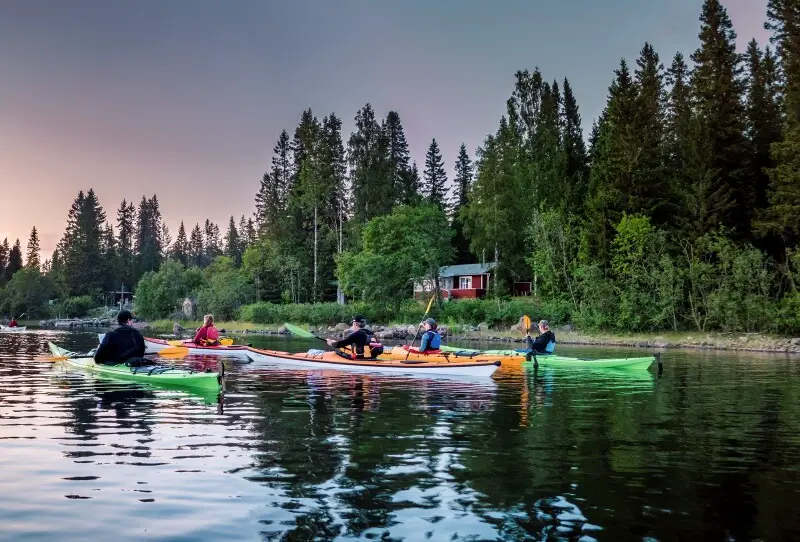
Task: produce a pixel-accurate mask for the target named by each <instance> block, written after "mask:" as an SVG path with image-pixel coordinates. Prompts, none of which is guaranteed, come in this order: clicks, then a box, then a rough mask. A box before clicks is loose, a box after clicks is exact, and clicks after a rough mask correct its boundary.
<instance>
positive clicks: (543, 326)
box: [527, 320, 556, 355]
mask: <svg viewBox="0 0 800 542" xmlns="http://www.w3.org/2000/svg"><path fill="white" fill-rule="evenodd" d="M527 335H528V336H527V341H528V349H529V350H531V351H532V352H535V353H536V354H538V355H542V354H545V355H546V354H552V353H553V352H555V349H556V335H555V333H553V332H552V331H550V323H549V322H548V321H547V320H540V321H539V335H538V336H537V337H536V338H535V339H532V338H531V334H530V331H528V334H527Z"/></svg>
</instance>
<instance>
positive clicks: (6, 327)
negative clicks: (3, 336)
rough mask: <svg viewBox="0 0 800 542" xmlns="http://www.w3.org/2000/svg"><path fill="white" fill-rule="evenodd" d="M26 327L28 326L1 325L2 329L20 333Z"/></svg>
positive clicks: (0, 329)
mask: <svg viewBox="0 0 800 542" xmlns="http://www.w3.org/2000/svg"><path fill="white" fill-rule="evenodd" d="M26 329H28V328H27V327H26V326H17V327H8V326H0V331H8V332H9V333H19V332H20V331H25V330H26Z"/></svg>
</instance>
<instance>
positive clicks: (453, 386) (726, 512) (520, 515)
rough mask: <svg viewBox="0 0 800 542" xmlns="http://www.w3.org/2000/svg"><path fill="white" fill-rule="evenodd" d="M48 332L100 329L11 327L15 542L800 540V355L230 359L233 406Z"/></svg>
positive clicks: (5, 389)
mask: <svg viewBox="0 0 800 542" xmlns="http://www.w3.org/2000/svg"><path fill="white" fill-rule="evenodd" d="M48 340H52V341H54V342H56V343H58V344H60V345H63V346H66V347H67V348H70V349H73V350H88V349H89V348H91V347H92V346H93V345H94V344H96V335H95V334H92V333H79V332H54V331H35V332H33V333H25V334H13V335H12V334H7V333H0V473H2V474H0V525H1V526H2V527H0V539H2V540H15V541H26V540H48V541H54V540H58V541H72V540H75V541H77V540H81V541H84V540H114V541H115V542H116V541H123V540H167V541H183V540H186V541H188V540H293V541H294V540H433V541H438V540H443V541H447V540H541V539H548V540H562V539H563V540H586V541H589V540H615V541H617V540H753V539H761V540H792V539H794V540H797V539H799V538H800V504H798V503H800V359H798V358H791V357H787V356H775V355H772V356H767V355H764V356H759V355H743V354H731V353H724V354H716V353H707V352H682V351H678V352H676V351H667V352H666V353H665V354H664V358H663V360H664V371H663V374H661V375H660V376H659V375H658V374H657V371H656V369H655V367H653V368H651V369H650V370H649V371H648V372H632V371H627V372H626V371H608V370H606V371H597V372H594V371H589V372H587V371H558V372H556V371H542V370H540V371H537V372H536V373H534V372H533V371H532V370H529V371H528V372H523V371H522V370H519V369H517V370H501V371H498V372H497V373H495V376H494V377H493V378H492V379H488V380H486V382H483V383H481V382H478V381H476V380H471V381H458V380H435V379H417V378H406V377H391V376H388V377H381V376H367V375H362V374H355V373H352V374H351V373H343V372H327V371H325V372H323V371H317V372H311V371H303V370H292V369H287V368H279V367H276V366H264V365H259V366H257V365H256V364H249V365H237V364H236V363H235V362H233V361H230V362H227V363H226V366H227V368H228V377H227V391H226V393H225V394H224V398H223V400H222V401H221V402H220V401H218V400H217V399H216V398H214V397H212V398H209V397H201V396H195V395H192V394H185V393H182V392H176V391H160V390H157V389H152V388H148V387H145V386H142V385H137V384H128V383H119V382H114V381H109V380H103V379H99V378H96V377H93V376H91V375H87V374H85V373H82V372H75V371H74V370H69V371H67V370H65V369H63V368H62V367H61V366H60V365H58V364H53V363H50V362H45V361H40V360H36V359H35V358H36V357H37V356H41V355H43V354H45V353H46V349H47V347H46V344H47V341H48ZM248 340H250V341H253V342H255V343H257V345H259V346H270V347H273V348H280V349H290V350H293V351H300V350H305V349H308V348H312V347H314V348H316V347H318V346H319V343H317V344H313V343H307V342H299V341H289V340H283V339H267V338H263V339H258V338H256V339H253V338H248ZM559 350H560V352H562V353H573V354H574V353H579V354H581V355H588V354H595V355H604V356H610V355H613V354H616V353H619V352H627V353H630V352H639V353H640V352H641V351H635V350H620V349H615V350H605V349H604V350H599V349H594V350H588V349H578V348H566V347H560V349H559ZM185 363H189V364H192V365H194V366H203V365H204V364H208V366H211V367H213V366H214V364H215V362H214V360H213V359H211V358H204V357H201V358H192V359H190V360H187V361H186V362H185Z"/></svg>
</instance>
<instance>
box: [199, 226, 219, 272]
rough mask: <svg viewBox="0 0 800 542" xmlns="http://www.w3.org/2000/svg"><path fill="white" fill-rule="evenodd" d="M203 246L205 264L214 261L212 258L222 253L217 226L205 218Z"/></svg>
mask: <svg viewBox="0 0 800 542" xmlns="http://www.w3.org/2000/svg"><path fill="white" fill-rule="evenodd" d="M203 236H204V239H203V247H204V249H205V255H204V256H205V261H206V262H207V264H209V263H211V262H212V261H214V258H216V257H217V256H219V255H220V254H222V246H221V242H220V238H219V226H217V225H216V224H214V223H213V222H211V221H210V220H209V219H207V218H206V222H205V225H204V227H203Z"/></svg>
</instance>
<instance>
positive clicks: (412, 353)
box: [378, 345, 519, 365]
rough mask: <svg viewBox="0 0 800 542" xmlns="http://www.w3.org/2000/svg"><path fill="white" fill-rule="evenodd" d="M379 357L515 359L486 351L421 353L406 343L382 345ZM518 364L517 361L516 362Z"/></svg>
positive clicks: (505, 361)
mask: <svg viewBox="0 0 800 542" xmlns="http://www.w3.org/2000/svg"><path fill="white" fill-rule="evenodd" d="M378 357H379V358H381V359H389V360H403V359H406V358H408V359H419V360H425V361H429V362H433V363H456V362H462V361H484V362H487V361H488V362H494V361H497V362H501V363H503V365H505V364H508V363H515V361H516V360H515V359H514V358H513V357H511V356H506V355H501V354H487V353H486V352H478V351H475V352H445V351H443V350H434V351H432V352H428V353H422V352H420V351H419V350H416V349H415V348H411V349H409V347H408V345H403V346H392V347H384V351H383V354H381V355H380V356H378ZM516 364H517V365H518V364H519V363H518V362H516Z"/></svg>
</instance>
